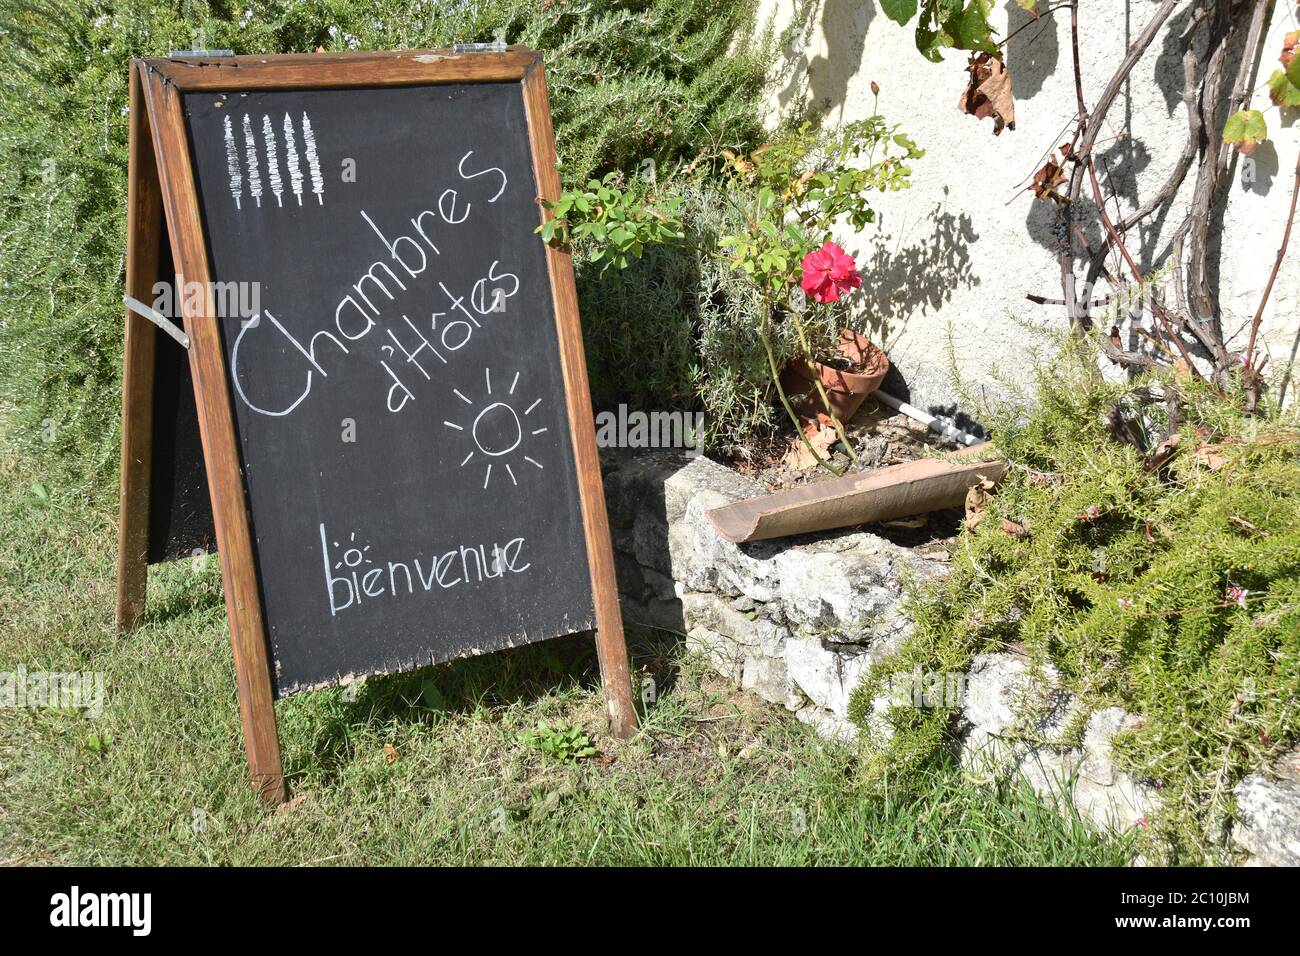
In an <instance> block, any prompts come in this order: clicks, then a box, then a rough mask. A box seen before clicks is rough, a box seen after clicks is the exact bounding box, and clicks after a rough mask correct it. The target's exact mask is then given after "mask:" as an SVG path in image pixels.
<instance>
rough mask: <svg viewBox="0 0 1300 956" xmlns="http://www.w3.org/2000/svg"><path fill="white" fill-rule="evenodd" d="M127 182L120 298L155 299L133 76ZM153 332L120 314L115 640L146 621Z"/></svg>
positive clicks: (142, 126)
mask: <svg viewBox="0 0 1300 956" xmlns="http://www.w3.org/2000/svg"><path fill="white" fill-rule="evenodd" d="M130 83H131V94H130V104H131V118H130V145H129V156H130V174H129V177H130V178H129V180H128V184H127V212H126V220H127V221H126V292H127V294H128V295H131V296H134V297H135V298H137V299H140V300H141V301H143V302H148V301H150V300H151V299H152V298H153V292H152V290H153V285H154V283H155V282H156V281H157V280H158V259H159V244H160V242H161V239H162V228H163V225H162V216H163V210H162V191H161V189H160V188H159V185H158V168H157V166H156V165H155V161H154V155H153V144H152V142H151V134H150V131H149V118H148V112H147V110H146V109H145V105H144V95H143V91H142V90H141V89H140V78H139V75H138V73H137V71H135V70H132V71H131V79H130ZM157 339H158V336H157V330H156V329H155V328H154V327H153V326H152V325H151V324H149V322H148V321H147V320H145V319H143V318H141V317H140V316H138V315H136V314H135V313H134V312H132V311H131V310H130V309H127V310H126V343H125V345H124V348H123V359H122V453H121V469H122V472H121V478H120V486H119V488H120V490H119V498H118V526H117V613H116V623H117V629H118V631H119V632H126V631H129V630H131V629H132V628H133V627H135V625H136V622H137V621H139V619H140V615H141V614H143V613H144V602H145V586H146V583H147V579H148V567H149V564H148V562H149V558H148V553H149V475H150V470H151V464H152V460H153V379H154V348H155V346H156V343H157Z"/></svg>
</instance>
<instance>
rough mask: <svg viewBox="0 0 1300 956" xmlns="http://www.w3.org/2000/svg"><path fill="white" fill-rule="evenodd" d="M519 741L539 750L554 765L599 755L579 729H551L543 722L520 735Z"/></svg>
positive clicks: (571, 727)
mask: <svg viewBox="0 0 1300 956" xmlns="http://www.w3.org/2000/svg"><path fill="white" fill-rule="evenodd" d="M519 741H520V743H523V744H527V745H528V746H529V747H532V748H533V749H534V750H540V751H541V752H542V756H544V757H545V758H546V759H547V760H550V761H552V762H554V763H577V762H578V761H579V760H583V759H585V758H587V757H594V756H596V754H597V753H599V751H597V750H596V748H595V747H594V746H592V743H591V738H590V737H588V736H587V735H586V734H584V733H583V732H582V728H581V727H576V726H569V727H565V726H557V727H552V726H551V725H550V724H548V723H547V722H546V721H544V720H543V721H539V722H538V724H537V728H536V729H535V730H526V731H523V732H522V733H520V734H519Z"/></svg>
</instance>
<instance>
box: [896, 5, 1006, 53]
mask: <svg viewBox="0 0 1300 956" xmlns="http://www.w3.org/2000/svg"><path fill="white" fill-rule="evenodd" d="M881 6H882V8H884V10H885V15H886V16H888V17H889V18H890V19H891V20H894V21H896V22H897V23H899V24H902V25H906V24H907V23H908V22H909V21H910V20H911V19H912V17H911V15H909V16H906V17H902V14H903V13H905V12H908V10H909V8H910V12H911V13H913V14H914V13H916V12H917V5H916V3H915V2H911V3H907V2H899V0H891V2H890V3H889V4H885V2H884V0H881ZM993 6H994V4H993V0H968V2H966V3H963V2H962V0H922V2H921V4H920V11H919V15H918V16H917V20H916V48H917V49H918V50H920V51H921V53H922V54H924V56H925V57H926V58H927V59H930V60H934V61H935V62H938V61H939V60H942V59H943V51H944V50H970V51H972V52H981V53H988V54H990V55H992V56H999V55H1000V53H999V50H998V48H997V45H996V44H995V43H994V42H993V28H992V27H991V26H990V25H989V19H988V18H989V14H990V13H991V12H992V11H993ZM890 8H893V12H892V13H891V10H890ZM895 14H897V16H896V15H895Z"/></svg>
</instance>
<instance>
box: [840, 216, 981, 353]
mask: <svg viewBox="0 0 1300 956" xmlns="http://www.w3.org/2000/svg"><path fill="white" fill-rule="evenodd" d="M918 226H920V227H921V228H918V229H915V230H912V229H908V230H905V233H911V232H921V231H922V229H923V228H924V227H928V228H929V234H928V235H924V236H923V237H922V238H921V240H920V241H919V242H916V243H912V244H909V245H904V244H903V243H904V241H905V240H906V239H907V238H908V235H906V234H905V235H904V236H902V237H895V236H894V235H893V234H892V233H882V234H880V235H879V236H878V238H877V239H876V241H877V242H878V243H879V244H880V248H879V249H878V251H877V252H876V253H875V255H874V256H872V257H871V258H869V259H867V260H865V261H864V262H863V263H862V267H861V270H860V271H861V273H862V288H861V289H860V290H859V292H860V294H861V295H862V297H863V302H864V307H863V311H864V313H865V317H866V323H867V329H866V330H865V331H866V332H867V333H868V334H869V337H870V338H871V340H872V341H873V342H877V343H879V344H880V345H881V347H883V348H885V349H886V350H888V349H889V347H890V345H892V344H893V343H894V341H895V340H896V339H897V338H898V336H899V335H900V334H901V333H902V331H903V329H904V328H905V327H906V325H907V321H908V319H910V318H911V317H912V315H913V314H915V313H916V311H917V310H918V309H919V310H922V311H924V310H934V309H938V308H940V307H942V306H943V305H944V304H945V303H947V302H948V301H950V300H951V299H952V297H953V293H954V292H955V291H956V290H957V289H970V288H974V287H975V286H977V285H979V284H980V280H979V277H978V276H977V275H975V272H974V270H973V269H972V268H971V257H970V244H971V243H973V242H975V241H976V240H977V239H979V234H978V233H976V232H975V226H974V223H973V221H972V219H971V217H970V215H969V214H968V213H961V214H960V215H956V216H955V215H953V214H952V213H950V212H945V211H943V204H942V203H940V204H939V205H936V206H935V207H934V210H933V211H932V212H931V214H930V216H929V217H927V219H925V220H923V221H922V222H921V223H919V224H918Z"/></svg>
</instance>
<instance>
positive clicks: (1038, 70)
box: [1006, 0, 1061, 100]
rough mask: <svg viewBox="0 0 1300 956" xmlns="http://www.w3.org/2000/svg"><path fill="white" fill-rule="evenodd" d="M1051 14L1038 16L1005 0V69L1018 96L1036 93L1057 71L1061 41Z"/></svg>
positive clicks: (1011, 0) (1024, 96) (1023, 96)
mask: <svg viewBox="0 0 1300 956" xmlns="http://www.w3.org/2000/svg"><path fill="white" fill-rule="evenodd" d="M1057 30H1058V24H1057V21H1056V18H1055V17H1054V16H1049V17H1043V16H1040V17H1038V18H1037V19H1035V17H1034V16H1033V14H1031V13H1029V11H1027V10H1025V9H1024V8H1023V7H1021V6H1020V4H1019V3H1018V2H1017V0H1007V36H1008V37H1009V39H1008V41H1007V51H1006V52H1007V71H1008V72H1009V73H1010V74H1011V82H1012V86H1013V88H1014V90H1015V95H1016V99H1017V100H1028V99H1032V98H1033V97H1034V96H1036V95H1037V94H1038V93H1039V91H1040V90H1042V88H1043V83H1044V82H1046V80H1047V78H1048V77H1049V76H1051V75H1052V73H1054V72H1055V71H1056V65H1057V63H1058V62H1059V61H1060V59H1061V41H1060V38H1059V37H1058V35H1057Z"/></svg>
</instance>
